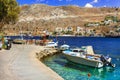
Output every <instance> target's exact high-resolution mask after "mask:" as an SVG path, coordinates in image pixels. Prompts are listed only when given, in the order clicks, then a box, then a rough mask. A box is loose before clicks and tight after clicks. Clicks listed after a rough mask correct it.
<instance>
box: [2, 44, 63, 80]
mask: <svg viewBox="0 0 120 80" xmlns="http://www.w3.org/2000/svg"><path fill="white" fill-rule="evenodd" d="M42 49H43V47H41V46H35V45H13V46H12V48H11V50H2V51H0V80H63V79H62V78H61V77H60V76H59V75H57V74H56V73H55V72H53V71H52V70H51V69H50V68H49V67H46V66H45V65H44V64H43V63H42V62H40V61H39V60H38V59H37V58H36V57H35V52H40V50H42Z"/></svg>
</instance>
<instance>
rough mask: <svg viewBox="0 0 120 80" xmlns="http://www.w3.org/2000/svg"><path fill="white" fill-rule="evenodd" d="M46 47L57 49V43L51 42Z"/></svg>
mask: <svg viewBox="0 0 120 80" xmlns="http://www.w3.org/2000/svg"><path fill="white" fill-rule="evenodd" d="M46 47H49V48H56V47H58V42H53V41H50V42H47V43H46Z"/></svg>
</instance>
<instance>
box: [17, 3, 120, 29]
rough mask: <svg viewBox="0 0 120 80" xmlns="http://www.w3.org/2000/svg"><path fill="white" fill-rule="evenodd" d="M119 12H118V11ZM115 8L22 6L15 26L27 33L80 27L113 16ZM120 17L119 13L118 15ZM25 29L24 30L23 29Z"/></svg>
mask: <svg viewBox="0 0 120 80" xmlns="http://www.w3.org/2000/svg"><path fill="white" fill-rule="evenodd" d="M118 12H120V11H118ZM115 14H116V9H115V8H105V7H103V8H84V7H78V6H48V5H43V4H33V5H23V6H21V13H20V15H19V21H18V23H17V24H16V25H15V26H17V27H18V25H19V27H22V28H23V29H24V30H27V31H29V30H30V29H28V28H32V29H34V28H35V27H40V28H42V29H43V30H44V29H49V30H50V31H53V30H54V29H55V27H67V26H72V27H74V26H82V27H84V24H85V23H87V22H100V21H103V20H104V18H105V16H106V15H113V16H114V15H115ZM118 15H120V13H118ZM25 28H26V29H25Z"/></svg>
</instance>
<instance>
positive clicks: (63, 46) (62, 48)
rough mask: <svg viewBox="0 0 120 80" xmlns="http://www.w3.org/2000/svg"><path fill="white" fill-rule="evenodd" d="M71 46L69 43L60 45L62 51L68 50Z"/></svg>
mask: <svg viewBox="0 0 120 80" xmlns="http://www.w3.org/2000/svg"><path fill="white" fill-rule="evenodd" d="M69 48H70V46H69V45H67V44H63V45H61V46H60V50H61V51H64V50H68V49H69Z"/></svg>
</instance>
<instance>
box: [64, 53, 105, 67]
mask: <svg viewBox="0 0 120 80" xmlns="http://www.w3.org/2000/svg"><path fill="white" fill-rule="evenodd" d="M63 54H64V53H63ZM64 55H65V57H66V58H67V59H68V60H69V61H72V62H74V63H78V64H82V65H87V66H91V67H97V68H101V67H103V63H102V62H101V61H95V60H89V59H87V58H83V57H77V56H71V55H69V54H64Z"/></svg>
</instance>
